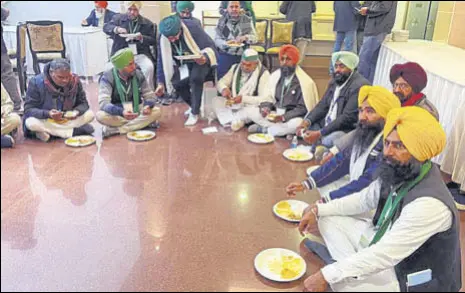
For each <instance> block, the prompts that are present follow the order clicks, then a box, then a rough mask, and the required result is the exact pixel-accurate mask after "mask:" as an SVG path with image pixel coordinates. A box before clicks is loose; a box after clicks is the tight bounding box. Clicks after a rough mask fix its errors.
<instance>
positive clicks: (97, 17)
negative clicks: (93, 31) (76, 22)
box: [81, 1, 116, 27]
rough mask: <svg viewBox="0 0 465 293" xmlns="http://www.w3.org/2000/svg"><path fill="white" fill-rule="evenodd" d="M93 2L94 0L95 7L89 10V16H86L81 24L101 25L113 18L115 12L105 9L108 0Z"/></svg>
mask: <svg viewBox="0 0 465 293" xmlns="http://www.w3.org/2000/svg"><path fill="white" fill-rule="evenodd" d="M94 2H95V9H93V10H92V11H91V12H90V15H89V17H87V18H86V19H84V20H83V21H82V22H81V25H82V26H95V27H103V25H104V24H106V23H107V22H109V21H110V20H111V19H112V18H113V16H114V15H115V14H116V13H115V12H113V11H111V10H110V9H107V7H108V1H94Z"/></svg>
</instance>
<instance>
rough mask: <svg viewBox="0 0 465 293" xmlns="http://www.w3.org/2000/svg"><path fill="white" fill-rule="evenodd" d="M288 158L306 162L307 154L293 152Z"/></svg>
mask: <svg viewBox="0 0 465 293" xmlns="http://www.w3.org/2000/svg"><path fill="white" fill-rule="evenodd" d="M288 157H289V159H291V160H296V161H301V160H307V159H308V154H305V153H298V152H294V153H291V154H290V155H289V156H288Z"/></svg>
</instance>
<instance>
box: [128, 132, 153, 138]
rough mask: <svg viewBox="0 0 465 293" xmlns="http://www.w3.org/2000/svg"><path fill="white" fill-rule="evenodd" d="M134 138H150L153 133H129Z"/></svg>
mask: <svg viewBox="0 0 465 293" xmlns="http://www.w3.org/2000/svg"><path fill="white" fill-rule="evenodd" d="M129 135H130V136H131V137H132V138H135V139H149V138H151V137H152V134H150V133H147V134H139V133H137V132H132V133H131V134H129Z"/></svg>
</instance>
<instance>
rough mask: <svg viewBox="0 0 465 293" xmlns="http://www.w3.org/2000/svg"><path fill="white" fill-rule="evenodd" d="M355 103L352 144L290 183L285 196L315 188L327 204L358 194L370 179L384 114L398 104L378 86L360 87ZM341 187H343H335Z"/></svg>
mask: <svg viewBox="0 0 465 293" xmlns="http://www.w3.org/2000/svg"><path fill="white" fill-rule="evenodd" d="M358 104H359V114H358V115H359V123H358V125H357V130H356V133H357V134H356V136H357V139H356V140H355V144H354V145H353V146H352V147H349V148H346V149H344V150H343V151H342V152H340V153H338V154H337V155H336V157H334V158H333V159H331V160H330V161H329V162H328V163H327V164H325V165H323V166H321V167H320V168H318V169H316V170H315V171H313V172H312V173H311V174H310V176H309V177H308V179H307V180H305V181H303V182H302V183H291V184H290V185H289V186H288V187H287V189H286V191H287V193H288V195H289V196H295V193H296V192H299V191H304V190H310V189H317V188H318V190H319V191H320V194H321V197H322V201H323V202H328V201H331V200H334V199H337V198H342V197H345V196H348V195H351V194H353V193H355V192H358V191H360V190H362V189H364V188H365V187H367V186H368V185H370V183H371V182H372V181H373V180H374V174H375V173H374V171H375V170H376V168H377V167H378V165H379V160H378V158H379V154H380V153H382V150H383V143H382V139H383V135H382V131H383V127H384V124H385V120H386V117H387V114H388V113H389V111H390V110H392V109H394V108H400V107H401V105H400V102H399V99H398V98H397V97H396V96H395V95H394V94H393V93H391V92H390V91H389V90H387V89H385V88H383V87H380V86H363V87H362V88H361V89H360V93H359V96H358ZM347 175H349V176H350V182H344V183H345V184H344V183H342V184H341V181H339V182H338V180H340V179H341V178H343V177H345V176H347ZM343 180H344V179H343ZM341 185H343V186H342V187H341V188H338V187H339V186H341Z"/></svg>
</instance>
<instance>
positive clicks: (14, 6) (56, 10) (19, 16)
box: [5, 1, 120, 26]
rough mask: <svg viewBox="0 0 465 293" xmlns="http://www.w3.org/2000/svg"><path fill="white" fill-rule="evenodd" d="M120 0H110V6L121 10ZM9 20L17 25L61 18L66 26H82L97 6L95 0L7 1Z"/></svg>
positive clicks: (114, 9) (117, 10)
mask: <svg viewBox="0 0 465 293" xmlns="http://www.w3.org/2000/svg"><path fill="white" fill-rule="evenodd" d="M119 3H120V1H109V2H108V8H109V9H111V10H113V11H115V12H119V10H120V6H119ZM5 7H6V8H8V9H9V10H10V17H9V18H8V20H7V22H8V23H9V24H12V25H15V24H16V23H18V22H20V21H27V20H61V21H62V22H63V24H64V25H65V26H80V25H81V21H82V20H83V19H84V18H86V17H87V16H89V13H90V11H91V10H92V9H93V8H94V7H95V6H94V1H56V2H52V1H7V3H6V4H5Z"/></svg>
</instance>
